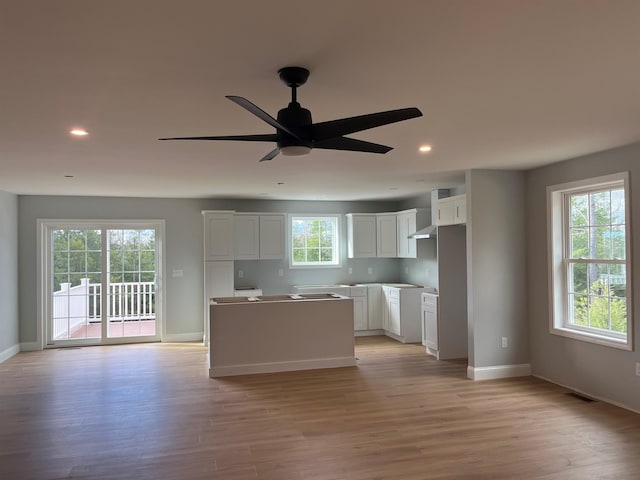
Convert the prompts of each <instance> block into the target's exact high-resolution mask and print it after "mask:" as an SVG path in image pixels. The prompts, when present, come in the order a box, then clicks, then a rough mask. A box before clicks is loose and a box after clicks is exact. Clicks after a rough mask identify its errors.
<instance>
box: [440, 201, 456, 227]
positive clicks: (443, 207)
mask: <svg viewBox="0 0 640 480" xmlns="http://www.w3.org/2000/svg"><path fill="white" fill-rule="evenodd" d="M437 208H438V215H437V217H436V219H437V222H438V225H453V222H454V219H453V210H454V209H453V201H452V200H451V199H450V198H442V199H440V200H438V206H437Z"/></svg>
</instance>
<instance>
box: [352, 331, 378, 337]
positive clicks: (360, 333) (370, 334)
mask: <svg viewBox="0 0 640 480" xmlns="http://www.w3.org/2000/svg"><path fill="white" fill-rule="evenodd" d="M353 335H354V336H355V337H373V336H377V335H384V330H356V331H355V332H354V333H353Z"/></svg>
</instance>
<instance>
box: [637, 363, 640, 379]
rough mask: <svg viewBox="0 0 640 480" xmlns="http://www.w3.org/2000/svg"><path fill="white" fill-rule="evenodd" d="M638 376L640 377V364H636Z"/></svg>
mask: <svg viewBox="0 0 640 480" xmlns="http://www.w3.org/2000/svg"><path fill="white" fill-rule="evenodd" d="M636 375H637V376H639V377H640V362H636Z"/></svg>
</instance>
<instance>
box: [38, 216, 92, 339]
mask: <svg viewBox="0 0 640 480" xmlns="http://www.w3.org/2000/svg"><path fill="white" fill-rule="evenodd" d="M101 239H102V232H101V231H100V230H92V229H54V230H52V231H51V249H52V252H51V254H52V264H53V265H52V269H51V271H52V276H51V292H52V298H51V304H52V321H51V334H50V335H51V339H52V340H53V341H63V340H73V339H98V340H99V339H100V338H101V337H102V317H101V297H100V294H101V284H102V273H101V272H102V240H101Z"/></svg>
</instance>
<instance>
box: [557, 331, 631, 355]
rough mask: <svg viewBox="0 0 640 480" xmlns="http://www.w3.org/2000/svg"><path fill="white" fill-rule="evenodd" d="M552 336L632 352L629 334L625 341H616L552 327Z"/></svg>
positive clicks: (601, 336)
mask: <svg viewBox="0 0 640 480" xmlns="http://www.w3.org/2000/svg"><path fill="white" fill-rule="evenodd" d="M549 333H551V334H552V335H559V336H561V337H567V338H571V339H573V340H580V341H583V342H588V343H595V344H597V345H602V346H604V347H611V348H617V349H619V350H627V351H633V346H632V344H631V340H630V338H631V337H630V333H627V339H626V340H622V339H616V338H612V337H607V336H604V335H598V334H597V333H591V332H585V331H582V330H574V329H572V328H561V327H553V328H551V330H550V331H549Z"/></svg>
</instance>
